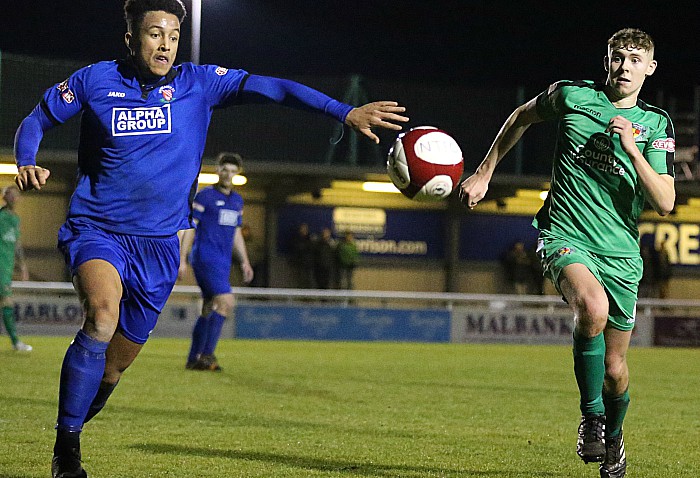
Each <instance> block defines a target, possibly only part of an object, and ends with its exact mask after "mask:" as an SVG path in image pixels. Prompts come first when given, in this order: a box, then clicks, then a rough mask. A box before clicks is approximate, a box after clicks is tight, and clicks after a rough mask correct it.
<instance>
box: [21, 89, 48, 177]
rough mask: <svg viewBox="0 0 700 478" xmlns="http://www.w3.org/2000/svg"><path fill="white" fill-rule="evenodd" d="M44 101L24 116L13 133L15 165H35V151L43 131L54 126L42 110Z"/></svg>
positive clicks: (37, 149) (37, 148)
mask: <svg viewBox="0 0 700 478" xmlns="http://www.w3.org/2000/svg"><path fill="white" fill-rule="evenodd" d="M44 107H45V103H44V102H43V101H42V102H41V103H40V104H38V105H36V108H34V110H33V111H32V112H31V113H29V115H28V116H27V117H26V118H24V120H23V121H22V123H21V124H20V125H19V128H17V133H16V134H15V160H16V162H17V167H21V166H29V165H31V166H35V165H36V153H37V152H38V151H39V144H40V143H41V140H42V138H43V137H44V133H45V132H46V131H48V130H49V129H51V128H52V127H53V126H54V123H53V122H52V121H51V119H50V118H49V116H48V115H47V114H46V112H45V111H44Z"/></svg>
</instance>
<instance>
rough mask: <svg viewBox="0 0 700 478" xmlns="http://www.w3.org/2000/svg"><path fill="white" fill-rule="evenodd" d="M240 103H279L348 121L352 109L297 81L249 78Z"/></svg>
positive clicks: (244, 84)
mask: <svg viewBox="0 0 700 478" xmlns="http://www.w3.org/2000/svg"><path fill="white" fill-rule="evenodd" d="M239 101H240V102H241V103H278V104H281V105H284V106H289V107H292V108H297V109H302V110H306V111H316V112H320V113H324V114H326V115H328V116H331V117H333V118H335V119H336V120H338V121H340V122H341V123H344V122H345V118H346V117H347V115H348V113H350V111H351V110H352V109H353V107H352V106H350V105H348V104H345V103H341V102H340V101H337V100H334V99H333V98H331V97H329V96H326V95H325V94H323V93H321V92H320V91H317V90H314V89H313V88H310V87H308V86H305V85H302V84H300V83H297V82H295V81H291V80H284V79H281V78H273V77H270V76H259V75H250V76H249V77H248V78H247V79H246V81H245V82H244V83H243V87H242V90H241V92H240V93H239Z"/></svg>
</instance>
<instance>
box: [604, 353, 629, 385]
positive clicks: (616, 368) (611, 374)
mask: <svg viewBox="0 0 700 478" xmlns="http://www.w3.org/2000/svg"><path fill="white" fill-rule="evenodd" d="M626 376H627V361H626V360H625V357H623V356H619V355H613V356H610V357H605V379H606V381H610V382H614V383H617V382H619V381H621V380H624V379H625V377H626Z"/></svg>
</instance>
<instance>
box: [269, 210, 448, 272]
mask: <svg viewBox="0 0 700 478" xmlns="http://www.w3.org/2000/svg"><path fill="white" fill-rule="evenodd" d="M302 223H306V224H308V225H309V230H310V231H311V233H312V234H320V232H321V230H322V229H323V228H326V227H327V228H330V229H331V231H332V232H333V235H334V237H336V238H341V237H342V236H343V234H344V233H345V231H351V232H352V233H353V235H354V238H355V242H356V244H357V248H358V250H359V251H360V254H362V255H363V256H365V257H367V256H374V257H376V256H380V257H425V258H431V259H442V258H443V257H444V255H445V240H446V238H445V214H444V213H443V212H441V211H412V210H410V211H405V210H391V209H381V208H360V207H327V206H306V205H299V204H288V205H285V206H284V207H282V208H281V209H280V210H279V214H278V229H277V230H278V235H277V250H278V251H279V252H281V253H288V252H289V248H290V242H291V239H292V237H294V235H295V234H296V231H297V229H298V227H299V225H300V224H302Z"/></svg>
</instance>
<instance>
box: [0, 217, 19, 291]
mask: <svg viewBox="0 0 700 478" xmlns="http://www.w3.org/2000/svg"><path fill="white" fill-rule="evenodd" d="M18 240H19V216H17V214H15V213H14V212H12V211H10V210H9V209H7V208H6V207H3V208H1V209H0V283H2V284H5V283H8V284H9V283H10V282H12V273H13V272H14V269H15V250H16V248H17V241H18Z"/></svg>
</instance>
